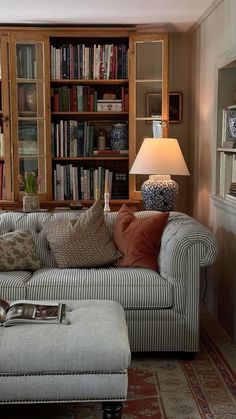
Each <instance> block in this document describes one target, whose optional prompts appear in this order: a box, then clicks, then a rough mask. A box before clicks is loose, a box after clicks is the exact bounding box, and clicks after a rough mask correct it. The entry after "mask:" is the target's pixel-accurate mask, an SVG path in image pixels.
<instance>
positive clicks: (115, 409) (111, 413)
mask: <svg viewBox="0 0 236 419" xmlns="http://www.w3.org/2000/svg"><path fill="white" fill-rule="evenodd" d="M122 408H123V405H122V403H120V402H104V403H103V404H102V409H103V419H121V418H122Z"/></svg>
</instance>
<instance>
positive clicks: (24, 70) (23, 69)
mask: <svg viewBox="0 0 236 419" xmlns="http://www.w3.org/2000/svg"><path fill="white" fill-rule="evenodd" d="M16 60H17V63H16V68H17V77H19V78H28V79H34V78H35V77H36V54H35V45H34V44H31V45H30V44H28V45H27V44H23V45H21V44H16Z"/></svg>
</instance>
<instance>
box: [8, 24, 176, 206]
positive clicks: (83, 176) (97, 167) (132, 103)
mask: <svg viewBox="0 0 236 419" xmlns="http://www.w3.org/2000/svg"><path fill="white" fill-rule="evenodd" d="M0 35H1V37H0V42H1V81H0V87H1V109H0V126H1V139H2V143H3V147H2V149H4V155H1V156H0V186H1V184H2V185H3V186H2V187H1V188H2V189H1V195H0V206H1V208H2V209H8V208H9V209H10V208H17V207H21V206H22V203H21V201H22V195H23V193H22V191H21V190H20V186H19V183H18V180H17V176H18V175H19V173H22V172H24V171H31V170H37V171H38V172H39V174H40V175H41V176H42V178H43V183H42V184H41V185H40V190H39V194H40V199H41V202H42V204H41V206H42V207H43V208H53V207H54V206H60V205H62V206H65V205H67V204H68V203H69V202H72V201H77V200H80V201H81V202H82V203H83V204H84V205H85V206H86V205H91V204H92V202H93V201H94V199H96V198H99V199H103V193H104V187H105V183H106V182H108V186H109V190H110V195H111V201H110V204H111V208H112V209H118V208H119V207H120V206H121V204H122V203H127V204H128V205H130V206H132V207H133V208H138V207H139V206H140V199H141V196H140V192H139V190H138V189H139V184H140V182H139V181H137V182H136V178H135V177H134V176H133V175H132V176H131V175H129V168H130V167H131V165H132V162H133V160H134V158H135V155H136V153H137V151H138V149H139V147H140V145H141V142H142V140H143V138H144V137H145V136H150V137H152V120H153V116H152V115H147V111H146V106H147V104H146V101H147V97H148V95H149V94H150V93H154V94H155V93H157V96H158V97H160V95H161V98H162V100H161V103H162V110H161V115H159V118H160V119H161V121H166V126H167V125H168V112H167V109H168V38H167V35H165V34H163V35H160V34H158V35H141V36H140V35H138V34H137V33H136V30H135V28H123V27H122V28H117V27H114V28H112V27H111V28H96V27H94V28H83V27H70V28H67V27H61V28H59V27H50V28H49V27H42V28H39V27H24V28H17V27H15V28H13V27H8V28H7V27H6V28H2V29H1V31H0ZM143 58H144V59H143ZM10 98H11V100H10ZM101 101H102V102H101ZM107 101H111V102H107ZM101 107H102V109H101ZM116 124H123V125H126V126H127V129H128V145H127V150H128V151H127V152H126V153H125V152H123V153H118V152H114V150H112V151H110V152H109V150H111V148H112V146H111V133H112V129H113V127H114V125H116ZM100 135H102V136H103V137H105V139H104V138H103V142H105V148H106V151H105V152H104V153H102V152H101V151H100V152H99V153H100V154H98V152H97V149H98V147H99V138H98V137H99V136H100ZM163 135H164V136H166V135H167V131H166V128H164V129H163ZM1 166H2V167H4V170H2V171H1ZM1 172H2V175H1Z"/></svg>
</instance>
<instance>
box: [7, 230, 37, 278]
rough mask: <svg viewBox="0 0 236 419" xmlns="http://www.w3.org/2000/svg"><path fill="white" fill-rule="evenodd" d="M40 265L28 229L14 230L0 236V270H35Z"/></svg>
mask: <svg viewBox="0 0 236 419" xmlns="http://www.w3.org/2000/svg"><path fill="white" fill-rule="evenodd" d="M40 266H41V262H40V260H39V259H38V257H37V256H36V253H35V250H34V243H33V239H32V236H31V233H30V231H28V230H15V231H13V232H11V233H6V234H3V235H1V236H0V271H1V272H6V271H36V270H37V269H39V268H40Z"/></svg>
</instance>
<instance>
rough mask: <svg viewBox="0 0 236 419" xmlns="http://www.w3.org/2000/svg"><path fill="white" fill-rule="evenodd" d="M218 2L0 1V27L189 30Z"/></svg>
mask: <svg viewBox="0 0 236 419" xmlns="http://www.w3.org/2000/svg"><path fill="white" fill-rule="evenodd" d="M216 3H219V0H218V1H217V0H39V1H38V0H37V1H36V0H4V1H3V0H1V2H0V23H1V24H60V25H62V24H78V25H80V24H85V25H88V24H92V25H95V24H98V25H100V24H101V25H102V24H104V25H113V24H125V25H127V24H128V25H129V24H130V25H133V24H137V25H151V26H154V25H155V26H157V27H161V28H162V30H167V31H181V32H186V31H188V30H189V29H190V28H191V27H192V26H193V25H194V24H196V23H197V22H198V21H199V19H201V18H202V16H204V15H205V14H206V12H207V10H208V9H209V7H210V8H211V7H214V5H215V4H216Z"/></svg>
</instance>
